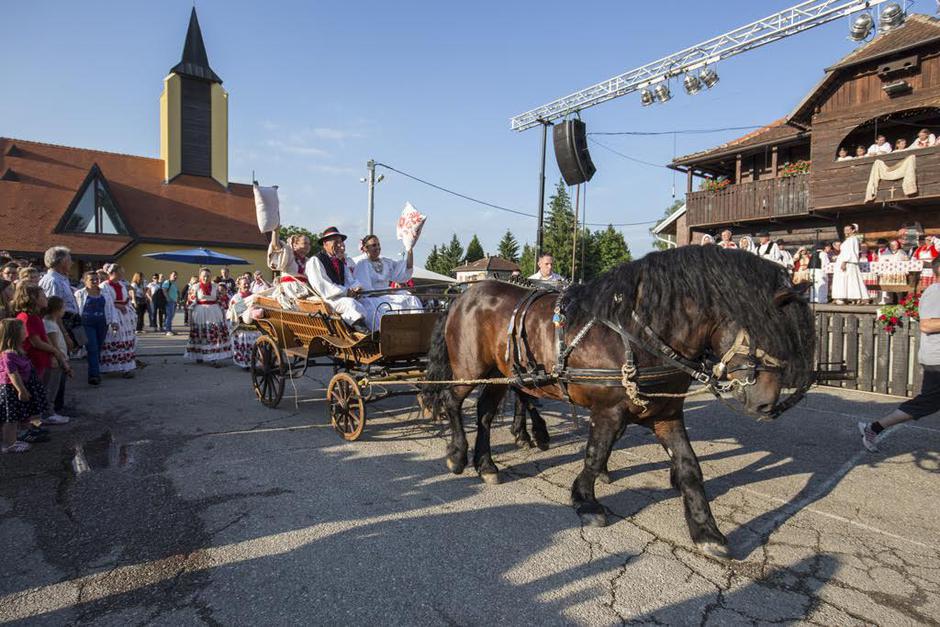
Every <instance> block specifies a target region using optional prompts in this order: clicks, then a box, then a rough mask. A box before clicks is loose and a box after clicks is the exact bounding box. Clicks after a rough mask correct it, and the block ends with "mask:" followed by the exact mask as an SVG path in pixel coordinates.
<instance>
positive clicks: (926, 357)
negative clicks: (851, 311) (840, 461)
mask: <svg viewBox="0 0 940 627" xmlns="http://www.w3.org/2000/svg"><path fill="white" fill-rule="evenodd" d="M930 268H931V269H932V270H933V272H934V276H936V275H937V273H938V272H940V257H937V258H935V259H934V260H933V261H931V262H930ZM917 361H919V362H920V364H921V366H922V367H923V381H922V383H921V391H920V394H918V395H917V396H915V397H914V398H912V399H911V400H909V401H906V402H904V403H901V404H900V405H899V406H898V408H897V409H895V410H894V411H893V412H891V413H890V414H888V415H887V416H885V417H884V418H881V419H879V420H876V421H875V422H872V423H867V422H860V423H858V430H859V431H860V432H861V434H862V445H863V446H864V447H865V448H867V449H868V450H869V451H871V452H872V453H876V452H877V451H878V446H877V444H878V440H879V439H880V438H881V434H882V433H884V431H885V430H886V429H888V428H889V427H893V426H894V425H899V424H901V423H903V422H907V421H909V420H918V419H919V418H923V417H924V416H929V415H930V414H933V413H935V412H937V411H940V283H934V284H933V285H931V286H930V287H928V288H927V289H926V290H924V293H923V294H921V297H920V351H919V352H918V354H917Z"/></svg>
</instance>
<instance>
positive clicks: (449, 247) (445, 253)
mask: <svg viewBox="0 0 940 627" xmlns="http://www.w3.org/2000/svg"><path fill="white" fill-rule="evenodd" d="M477 243H478V244H479V242H477ZM432 255H433V256H434V257H433V259H432ZM463 259H464V252H463V246H461V245H460V240H458V239H457V234H456V233H454V235H453V237H451V238H450V243H449V244H441V245H440V246H435V247H434V248H432V249H431V255H428V262H427V265H426V266H425V267H427V269H428V270H431V271H432V272H437V273H438V274H446V275H449V276H454V268H456V267H457V266H459V265H460V264H461V262H463Z"/></svg>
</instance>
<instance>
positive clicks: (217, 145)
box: [209, 83, 228, 187]
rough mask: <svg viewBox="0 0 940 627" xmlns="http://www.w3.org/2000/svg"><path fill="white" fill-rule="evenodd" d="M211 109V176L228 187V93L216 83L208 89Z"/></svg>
mask: <svg viewBox="0 0 940 627" xmlns="http://www.w3.org/2000/svg"><path fill="white" fill-rule="evenodd" d="M209 93H210V96H211V102H210V105H211V110H212V178H214V179H215V180H216V181H218V182H219V184H221V185H222V187H228V94H227V93H225V90H224V89H222V86H221V85H219V84H218V83H213V84H212V88H211V90H210V92H209Z"/></svg>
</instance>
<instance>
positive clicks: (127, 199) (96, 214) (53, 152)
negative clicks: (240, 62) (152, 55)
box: [0, 8, 266, 280]
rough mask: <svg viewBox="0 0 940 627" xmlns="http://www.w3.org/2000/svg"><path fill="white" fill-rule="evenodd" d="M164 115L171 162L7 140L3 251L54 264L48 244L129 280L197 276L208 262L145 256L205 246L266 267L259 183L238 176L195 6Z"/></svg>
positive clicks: (164, 148) (165, 155)
mask: <svg viewBox="0 0 940 627" xmlns="http://www.w3.org/2000/svg"><path fill="white" fill-rule="evenodd" d="M159 111H160V158H159V159H154V158H150V157H139V156H133V155H125V154H117V153H112V152H105V151H102V150H96V149H88V148H73V147H68V146H59V145H53V144H46V143H39V142H34V141H29V140H27V139H13V138H6V137H0V224H3V226H4V228H3V229H0V250H4V251H8V252H9V253H10V254H11V255H12V256H13V257H14V258H26V259H30V260H32V261H34V263H36V265H39V266H40V267H42V262H41V260H42V256H43V253H44V251H45V250H46V249H47V248H49V247H51V246H56V245H61V246H67V247H68V248H70V249H71V250H72V256H73V259H74V260H75V261H76V262H78V263H76V264H75V268H74V271H75V272H76V274H77V273H78V272H81V271H82V270H85V269H90V268H96V267H99V266H100V265H101V263H103V262H106V261H117V262H118V263H120V264H121V265H122V266H123V267H124V269H125V271H126V272H127V273H128V278H130V274H131V273H134V272H142V273H144V274H145V275H149V274H151V273H155V272H162V273H167V272H169V271H170V270H176V271H178V272H179V274H180V277H181V279H182V280H186V279H187V278H188V276H189V275H190V274H195V270H196V266H186V265H185V264H179V263H175V262H174V263H171V262H162V261H156V260H153V259H151V258H149V257H145V256H144V255H145V254H146V253H155V252H163V251H171V250H179V249H185V248H195V247H206V248H211V249H212V250H214V251H217V252H221V253H225V254H228V255H234V256H236V257H241V258H243V259H245V260H247V261H249V262H250V265H248V266H240V267H242V268H245V269H246V270H247V269H254V268H264V267H265V249H266V244H265V237H264V236H263V235H262V234H261V233H260V232H259V231H258V226H257V221H256V218H255V206H254V197H253V194H252V188H251V185H247V184H242V183H233V182H231V181H229V177H228V94H227V93H226V91H225V90H224V89H223V88H222V79H221V78H219V76H218V75H217V74H216V73H215V72H214V71H213V70H212V68H211V67H210V66H209V59H208V56H207V54H206V48H205V45H204V43H203V39H202V32H201V31H200V28H199V21H198V19H197V18H196V10H195V8H194V9H193V11H192V14H191V16H190V20H189V29H188V32H187V33H186V41H185V43H184V46H183V55H182V60H181V61H180V62H179V63H178V64H177V65H175V66H174V67H173V68H172V69H171V70H170V73H169V75H168V76H167V77H166V78H164V79H163V93H162V94H161V96H160V106H159ZM233 270H236V271H237V268H233Z"/></svg>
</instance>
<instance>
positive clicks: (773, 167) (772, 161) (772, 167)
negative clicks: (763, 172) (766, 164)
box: [770, 146, 777, 178]
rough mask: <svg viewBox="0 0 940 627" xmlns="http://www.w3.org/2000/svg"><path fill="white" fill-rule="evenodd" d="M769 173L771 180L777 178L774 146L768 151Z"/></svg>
mask: <svg viewBox="0 0 940 627" xmlns="http://www.w3.org/2000/svg"><path fill="white" fill-rule="evenodd" d="M770 171H771V172H772V173H773V178H777V147H776V146H774V147H773V148H772V149H771V150H770Z"/></svg>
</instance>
